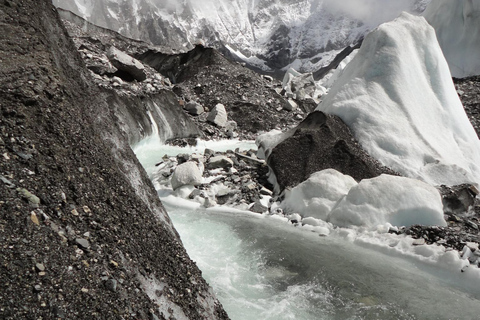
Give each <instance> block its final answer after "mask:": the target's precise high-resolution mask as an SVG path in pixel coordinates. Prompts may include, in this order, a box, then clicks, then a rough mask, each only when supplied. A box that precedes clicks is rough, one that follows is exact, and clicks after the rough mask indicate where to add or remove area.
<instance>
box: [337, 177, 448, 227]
mask: <svg viewBox="0 0 480 320" xmlns="http://www.w3.org/2000/svg"><path fill="white" fill-rule="evenodd" d="M328 221H329V222H331V223H333V224H334V225H337V226H341V227H350V226H368V227H375V226H377V225H384V224H386V223H390V224H391V225H393V226H397V227H401V226H406V227H409V226H411V225H415V224H420V225H436V226H446V225H447V223H446V222H445V219H444V218H443V204H442V199H441V197H440V194H439V193H438V191H437V189H435V188H434V187H432V186H430V185H429V184H427V183H425V182H422V181H419V180H415V179H410V178H405V177H397V176H391V175H386V174H383V175H381V176H379V177H376V178H372V179H364V180H362V181H360V183H359V184H358V185H356V186H353V187H352V188H351V189H350V191H349V192H348V194H347V196H346V197H344V198H342V200H341V201H340V202H339V203H338V204H337V206H336V207H335V208H334V209H333V210H332V211H331V212H330V214H329V216H328Z"/></svg>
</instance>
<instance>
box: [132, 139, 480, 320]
mask: <svg viewBox="0 0 480 320" xmlns="http://www.w3.org/2000/svg"><path fill="white" fill-rule="evenodd" d="M238 146H240V147H242V144H239V145H232V144H231V143H229V144H226V145H224V146H222V145H221V144H220V143H218V144H217V145H213V146H212V145H209V146H208V147H209V148H212V149H214V150H218V151H220V150H225V149H227V148H228V149H235V148H236V147H238ZM244 146H245V147H246V148H250V147H251V145H249V144H247V145H244ZM198 149H199V150H198V151H200V152H203V149H204V146H203V147H199V148H198ZM134 151H135V152H136V154H137V156H138V158H139V160H140V161H141V163H142V164H143V165H144V167H145V169H146V171H147V172H148V174H149V175H150V176H152V174H153V172H154V171H155V163H157V162H159V160H160V159H161V158H162V157H163V156H164V155H165V154H168V155H169V156H175V155H176V154H178V153H187V152H194V151H195V150H194V149H182V148H175V147H169V146H160V145H159V144H158V140H156V139H151V140H148V139H146V140H144V141H143V142H141V143H140V144H138V145H137V146H136V147H135V148H134ZM162 200H163V202H164V204H165V205H166V208H167V210H168V212H169V215H170V217H171V218H172V220H173V222H174V225H175V228H176V229H177V231H178V232H179V234H180V235H181V238H182V242H183V244H184V246H185V247H186V249H187V251H188V253H189V255H190V257H191V258H192V259H193V260H194V261H196V263H197V264H198V266H199V267H200V269H201V270H202V272H203V276H204V277H205V279H206V280H207V281H208V282H209V284H210V285H211V286H212V287H213V289H214V291H215V293H216V295H217V297H218V299H219V300H220V301H221V302H222V304H223V306H224V308H225V310H226V311H227V313H228V314H229V316H230V317H231V318H232V319H234V320H258V319H272V320H273V319H275V320H280V319H338V320H340V319H342V320H343V319H462V320H463V319H472V320H473V319H478V318H479V317H480V300H479V299H480V287H479V286H478V283H475V282H471V281H468V279H465V278H464V277H463V276H462V273H461V272H457V273H453V272H452V271H449V270H445V269H442V268H439V267H437V266H435V265H430V264H426V263H423V262H421V261H420V260H415V259H412V258H409V257H402V256H398V255H392V254H388V252H387V253H385V252H379V251H377V250H374V249H371V248H368V247H366V246H362V245H359V244H357V243H354V242H351V241H348V240H346V239H345V237H339V236H336V235H331V236H327V237H321V236H319V235H318V233H314V232H309V231H307V230H305V229H303V228H296V227H294V226H293V225H292V224H289V223H287V222H285V221H283V220H281V219H277V218H275V217H271V216H265V215H259V214H253V213H251V214H250V213H246V212H235V211H233V210H229V209H227V208H225V209H219V208H215V209H192V208H188V206H186V205H184V204H185V203H186V200H178V201H177V200H176V199H174V198H173V197H171V196H170V197H168V198H165V199H162Z"/></svg>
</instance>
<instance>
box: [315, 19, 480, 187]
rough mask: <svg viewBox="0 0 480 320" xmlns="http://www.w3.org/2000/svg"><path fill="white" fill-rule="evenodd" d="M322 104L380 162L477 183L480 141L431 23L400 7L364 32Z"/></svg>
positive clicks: (419, 174) (444, 180) (431, 179)
mask: <svg viewBox="0 0 480 320" xmlns="http://www.w3.org/2000/svg"><path fill="white" fill-rule="evenodd" d="M317 110H320V111H324V112H326V113H329V114H335V115H338V116H339V117H340V118H342V120H343V121H344V122H345V123H347V125H348V126H349V127H350V128H351V129H352V131H353V133H354V136H355V137H356V139H358V141H359V142H360V144H361V145H362V147H363V148H364V149H365V150H366V151H367V152H368V153H369V154H370V155H371V156H373V157H375V158H376V159H378V160H379V161H380V162H382V164H383V165H385V166H388V167H390V168H391V169H393V170H395V171H397V172H399V173H401V174H403V175H405V176H407V177H412V178H417V179H421V180H424V181H426V182H428V183H430V184H433V185H439V184H446V185H456V184H461V183H465V182H474V183H479V182H480V168H479V164H480V142H479V140H478V138H477V136H476V134H475V131H474V129H473V127H472V125H471V124H470V122H469V121H468V118H467V116H466V114H465V111H464V109H463V106H462V103H461V102H460V99H459V98H458V95H457V93H456V91H455V87H454V85H453V82H452V79H451V75H450V71H449V68H448V64H447V62H446V60H445V58H444V56H443V54H442V51H441V49H440V46H439V45H438V42H437V40H436V36H435V31H434V29H433V28H432V27H431V26H430V25H429V24H428V23H427V22H426V21H425V19H424V18H423V17H415V16H412V15H410V14H408V13H403V14H401V15H400V17H398V18H397V19H395V20H394V21H392V22H388V23H385V24H382V25H380V26H379V27H378V28H376V29H375V30H374V31H372V32H371V33H370V34H368V35H367V37H366V38H365V40H364V42H363V44H362V46H361V48H360V50H359V52H358V54H357V55H356V56H355V58H354V59H353V60H352V61H351V62H350V63H349V64H348V65H347V67H346V68H345V70H344V72H343V73H342V75H341V76H340V77H339V79H338V80H337V81H336V83H335V84H334V85H333V87H332V88H331V90H330V93H329V94H328V95H327V96H326V97H325V99H324V101H323V102H322V103H321V104H320V105H319V106H318V107H317Z"/></svg>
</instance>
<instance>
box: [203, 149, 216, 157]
mask: <svg viewBox="0 0 480 320" xmlns="http://www.w3.org/2000/svg"><path fill="white" fill-rule="evenodd" d="M203 154H204V155H205V157H209V156H213V155H214V154H215V151H213V150H212V149H208V148H205V151H204V152H203Z"/></svg>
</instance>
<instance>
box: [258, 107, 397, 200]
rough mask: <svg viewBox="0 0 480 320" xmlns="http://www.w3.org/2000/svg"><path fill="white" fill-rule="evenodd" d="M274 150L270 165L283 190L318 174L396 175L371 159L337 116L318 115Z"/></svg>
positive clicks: (296, 129) (359, 177)
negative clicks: (326, 172)
mask: <svg viewBox="0 0 480 320" xmlns="http://www.w3.org/2000/svg"><path fill="white" fill-rule="evenodd" d="M292 130H293V134H292V135H290V137H289V138H287V139H285V140H284V141H282V142H280V143H279V144H278V145H277V146H276V147H275V148H273V150H272V152H271V154H270V155H269V157H268V159H267V163H268V165H269V167H270V169H271V170H272V172H273V173H274V174H275V176H276V179H277V182H278V185H279V187H280V190H276V191H277V192H280V191H282V190H283V189H285V188H286V187H294V186H296V185H298V184H299V183H301V182H303V181H305V180H306V179H308V177H309V176H310V175H311V174H312V173H314V172H317V171H322V170H324V169H330V168H331V169H335V170H337V171H339V172H341V173H343V174H347V175H349V176H351V177H353V178H354V179H355V180H357V181H360V180H362V179H368V178H373V177H376V176H379V175H380V174H382V173H388V174H396V173H395V172H393V171H392V170H390V169H388V168H386V167H384V166H382V165H381V164H380V163H379V162H378V161H376V160H375V159H373V158H372V157H370V156H369V155H368V154H367V153H366V152H365V151H364V150H363V149H362V148H361V147H360V145H359V144H358V143H357V142H356V141H355V139H354V138H353V136H352V134H351V132H350V130H349V128H348V127H347V125H346V124H345V123H344V122H343V121H342V120H341V119H340V118H339V117H336V116H331V115H326V114H324V113H323V112H320V111H315V112H313V113H311V114H309V115H308V117H307V118H306V119H305V120H304V121H303V122H301V123H300V124H299V125H298V126H297V127H296V128H294V129H292Z"/></svg>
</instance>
